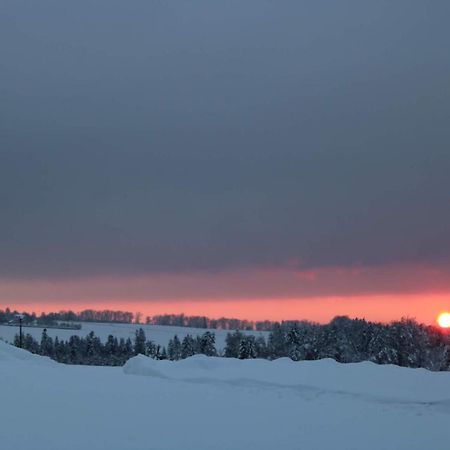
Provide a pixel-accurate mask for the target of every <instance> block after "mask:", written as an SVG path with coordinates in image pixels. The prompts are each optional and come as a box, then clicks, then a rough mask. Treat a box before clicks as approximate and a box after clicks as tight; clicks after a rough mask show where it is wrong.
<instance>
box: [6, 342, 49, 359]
mask: <svg viewBox="0 0 450 450" xmlns="http://www.w3.org/2000/svg"><path fill="white" fill-rule="evenodd" d="M17 361H22V362H26V363H31V364H38V365H56V364H57V363H56V362H55V361H53V360H51V359H50V358H47V357H46V356H39V355H33V353H30V352H29V351H27V350H23V349H21V348H17V347H15V346H13V345H10V344H7V343H6V342H3V341H0V364H1V363H3V362H17Z"/></svg>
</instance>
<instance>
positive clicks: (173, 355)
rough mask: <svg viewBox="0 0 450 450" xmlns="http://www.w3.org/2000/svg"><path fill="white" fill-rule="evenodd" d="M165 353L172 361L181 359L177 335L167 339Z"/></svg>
mask: <svg viewBox="0 0 450 450" xmlns="http://www.w3.org/2000/svg"><path fill="white" fill-rule="evenodd" d="M167 355H168V357H169V359H170V360H172V361H177V360H179V359H181V342H180V340H179V339H178V336H177V335H175V336H174V337H173V339H171V340H170V341H169V345H168V346H167Z"/></svg>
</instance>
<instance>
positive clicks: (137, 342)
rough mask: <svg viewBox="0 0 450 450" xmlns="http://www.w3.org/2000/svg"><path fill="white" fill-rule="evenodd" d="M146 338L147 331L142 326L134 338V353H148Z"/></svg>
mask: <svg viewBox="0 0 450 450" xmlns="http://www.w3.org/2000/svg"><path fill="white" fill-rule="evenodd" d="M145 342H146V338H145V332H144V330H143V329H142V328H139V329H138V330H136V335H135V338H134V354H135V355H139V354H141V355H145V354H146V345H145Z"/></svg>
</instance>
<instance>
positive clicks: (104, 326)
mask: <svg viewBox="0 0 450 450" xmlns="http://www.w3.org/2000/svg"><path fill="white" fill-rule="evenodd" d="M81 327H82V328H81V330H62V329H57V328H48V329H47V332H48V335H49V336H51V337H52V338H54V337H55V336H58V338H59V339H64V340H67V339H69V337H70V336H73V335H74V334H76V335H79V336H86V335H87V334H89V333H90V332H91V331H94V333H95V334H96V335H97V336H99V337H100V338H101V340H102V341H103V342H104V341H106V338H107V337H108V335H109V334H112V335H113V336H115V337H117V338H118V339H120V338H125V339H126V338H128V337H129V338H131V339H133V338H134V335H135V332H136V330H137V329H138V328H140V327H141V328H143V329H144V331H145V334H146V337H147V339H151V340H152V341H154V342H155V343H156V344H159V345H164V346H167V344H168V342H169V339H171V338H173V337H174V335H175V334H176V335H177V336H178V337H179V338H180V339H183V338H184V337H185V336H186V335H187V334H190V335H192V336H197V335H201V334H203V333H204V332H205V331H207V330H206V329H202V328H187V327H172V326H163V325H136V324H122V323H117V324H114V323H96V322H92V323H91V322H82V323H81ZM43 328H44V327H43ZM43 328H36V327H24V328H23V333H24V334H26V333H29V334H31V335H32V336H33V337H34V338H35V339H38V340H39V339H40V338H41V334H42V330H43ZM209 331H212V332H213V333H215V335H216V347H217V349H218V350H220V349H223V348H224V347H225V338H226V336H227V333H228V331H227V330H209ZM16 333H18V327H10V326H6V325H0V338H2V339H3V340H5V341H8V342H13V341H14V335H15V334H16ZM244 333H249V334H254V335H255V336H259V335H263V336H267V335H268V333H267V332H259V331H246V332H244Z"/></svg>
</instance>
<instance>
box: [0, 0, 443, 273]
mask: <svg viewBox="0 0 450 450" xmlns="http://www.w3.org/2000/svg"><path fill="white" fill-rule="evenodd" d="M449 17H450V4H449V3H448V1H435V2H432V4H428V3H426V2H423V1H399V2H390V1H377V2H369V1H367V2H366V1H351V2H350V1H349V2H334V1H323V2H322V1H319V2H306V1H298V0H296V1H287V2H275V1H267V0H258V1H256V0H245V1H227V2H216V1H174V2H165V1H136V2H132V3H129V2H116V1H111V0H109V1H85V0H81V1H76V2H72V3H69V4H67V3H64V4H63V3H61V2H57V1H55V2H50V1H43V2H22V1H17V0H15V1H4V2H2V5H1V11H0V55H1V58H0V77H1V78H0V79H1V87H0V212H1V217H0V219H1V220H0V276H1V277H53V276H78V275H90V274H92V275H97V274H139V273H145V272H161V271H162V272H176V271H197V270H208V271H211V270H213V271H215V270H223V269H237V268H240V267H282V266H292V265H294V266H295V265H300V266H302V267H305V268H311V267H329V266H354V265H383V264H400V263H408V264H410V263H412V264H414V263H420V264H422V263H430V264H439V263H441V262H448V261H449V260H450V234H449V232H448V230H449V229H450V208H449V204H450V181H449V180H450V178H449V173H450V172H449V171H450V127H449V125H448V121H449V117H450V90H449V79H450V56H449V52H448V43H449V42H450V29H449V27H448V18H449Z"/></svg>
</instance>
